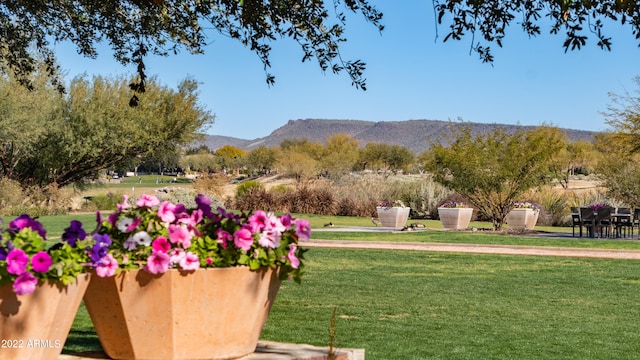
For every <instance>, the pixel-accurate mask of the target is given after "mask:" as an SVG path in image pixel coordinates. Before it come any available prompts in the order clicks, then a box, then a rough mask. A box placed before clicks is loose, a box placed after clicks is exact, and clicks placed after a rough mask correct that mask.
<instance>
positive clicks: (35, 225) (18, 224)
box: [8, 214, 47, 239]
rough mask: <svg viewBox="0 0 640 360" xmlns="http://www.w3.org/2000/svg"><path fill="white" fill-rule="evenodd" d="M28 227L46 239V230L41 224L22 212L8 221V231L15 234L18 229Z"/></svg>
mask: <svg viewBox="0 0 640 360" xmlns="http://www.w3.org/2000/svg"><path fill="white" fill-rule="evenodd" d="M26 228H30V229H31V230H33V231H35V232H37V233H38V234H40V236H41V237H42V238H43V239H46V235H47V231H46V230H45V229H44V227H43V226H42V224H41V223H40V222H39V221H36V220H35V219H32V218H31V217H30V216H29V215H27V214H22V215H20V216H18V217H17V218H15V219H13V220H12V221H11V222H10V223H9V229H8V230H9V232H11V233H14V234H17V233H18V232H19V231H20V230H22V229H26Z"/></svg>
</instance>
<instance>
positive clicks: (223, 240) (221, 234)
mask: <svg viewBox="0 0 640 360" xmlns="http://www.w3.org/2000/svg"><path fill="white" fill-rule="evenodd" d="M216 237H217V238H218V243H220V245H222V248H223V249H226V248H227V241H229V240H233V236H231V234H229V233H228V232H226V231H224V230H222V229H217V230H216Z"/></svg>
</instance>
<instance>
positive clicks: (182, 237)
mask: <svg viewBox="0 0 640 360" xmlns="http://www.w3.org/2000/svg"><path fill="white" fill-rule="evenodd" d="M192 237H193V233H192V232H191V231H189V229H188V228H187V226H186V225H175V224H171V225H169V241H171V242H172V243H174V244H181V245H182V247H183V248H185V249H186V248H188V247H189V246H191V238H192Z"/></svg>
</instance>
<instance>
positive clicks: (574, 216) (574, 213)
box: [571, 207, 582, 237]
mask: <svg viewBox="0 0 640 360" xmlns="http://www.w3.org/2000/svg"><path fill="white" fill-rule="evenodd" d="M576 226H577V227H578V229H579V230H580V232H579V233H580V237H582V221H581V220H580V209H578V208H577V207H572V208H571V231H572V232H573V237H576Z"/></svg>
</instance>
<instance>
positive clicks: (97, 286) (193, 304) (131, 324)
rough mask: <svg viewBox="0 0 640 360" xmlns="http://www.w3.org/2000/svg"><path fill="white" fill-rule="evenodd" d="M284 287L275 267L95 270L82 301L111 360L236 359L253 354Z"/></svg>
mask: <svg viewBox="0 0 640 360" xmlns="http://www.w3.org/2000/svg"><path fill="white" fill-rule="evenodd" d="M279 288H280V279H279V273H278V271H277V270H273V269H267V270H260V271H250V270H249V268H248V267H244V266H242V267H231V268H216V269H199V270H196V271H192V272H181V271H179V270H177V269H171V270H169V271H168V272H166V273H164V274H160V275H152V274H149V273H147V272H146V271H144V270H127V271H123V272H121V273H120V274H118V275H116V276H114V277H110V278H100V277H97V276H93V277H92V279H91V283H90V284H89V288H88V289H87V293H86V295H85V297H84V302H85V305H86V307H87V311H88V312H89V315H90V316H91V320H92V321H93V324H94V326H95V329H96V333H97V334H98V338H99V340H100V343H101V344H102V348H103V349H104V351H105V352H106V354H107V355H108V356H109V357H110V358H112V359H190V360H195V359H235V358H239V357H242V356H244V355H247V354H249V353H252V352H253V351H254V350H255V348H256V345H257V343H258V339H259V338H260V333H261V332H262V327H263V326H264V324H265V322H266V320H267V316H268V314H269V310H270V309H271V305H272V304H273V302H274V300H275V297H276V293H277V292H278V289H279Z"/></svg>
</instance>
